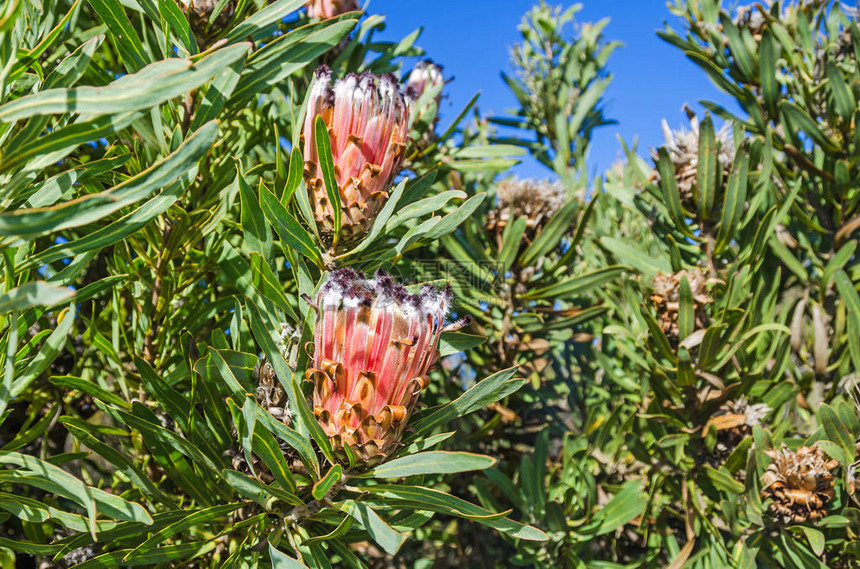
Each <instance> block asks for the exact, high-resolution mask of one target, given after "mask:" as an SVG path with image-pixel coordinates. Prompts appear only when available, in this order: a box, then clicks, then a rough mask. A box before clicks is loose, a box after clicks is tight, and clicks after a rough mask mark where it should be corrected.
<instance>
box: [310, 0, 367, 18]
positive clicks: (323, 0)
mask: <svg viewBox="0 0 860 569" xmlns="http://www.w3.org/2000/svg"><path fill="white" fill-rule="evenodd" d="M305 6H307V9H308V16H309V17H311V18H319V19H320V20H327V19H328V18H334V17H335V16H339V15H341V14H345V13H346V12H353V11H355V10H359V9H360V6H359V5H358V0H310V2H308V3H307V4H305Z"/></svg>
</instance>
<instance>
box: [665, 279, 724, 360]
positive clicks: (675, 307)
mask: <svg viewBox="0 0 860 569" xmlns="http://www.w3.org/2000/svg"><path fill="white" fill-rule="evenodd" d="M685 277H686V279H687V282H688V283H689V285H690V292H692V293H693V305H694V314H695V318H696V321H695V325H696V329H697V330H698V329H700V328H703V327H704V326H706V324H707V313H706V312H705V306H706V305H707V304H708V303H710V302H713V299H711V298H710V297H709V296H708V295H707V293H706V290H705V288H706V286H707V285H708V284H710V283H711V282H713V281H711V280H710V279H708V277H707V275H706V273H705V272H704V271H703V270H702V269H694V270H690V271H678V272H677V273H671V274H668V275H667V274H664V273H661V272H658V273H657V275H656V276H655V277H654V294H652V295H651V300H652V301H653V303H654V309H655V310H656V312H657V321H658V322H659V324H660V327H661V328H662V329H663V332H664V333H665V334H666V337H667V338H668V339H669V342H670V343H671V344H672V345H673V346H676V345H677V344H678V342H679V341H680V340H683V338H679V337H678V335H679V330H678V311H679V310H680V308H681V304H680V300H681V281H682V280H683V279H684V278H685Z"/></svg>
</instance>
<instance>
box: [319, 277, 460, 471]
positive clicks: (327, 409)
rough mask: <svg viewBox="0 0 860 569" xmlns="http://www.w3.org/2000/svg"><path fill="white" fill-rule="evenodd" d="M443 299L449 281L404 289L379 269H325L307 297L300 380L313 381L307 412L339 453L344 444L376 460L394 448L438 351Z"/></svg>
mask: <svg viewBox="0 0 860 569" xmlns="http://www.w3.org/2000/svg"><path fill="white" fill-rule="evenodd" d="M450 302H451V290H450V288H445V289H437V288H435V287H432V286H429V285H427V286H424V288H423V289H421V292H420V293H418V294H411V293H409V292H407V291H406V289H405V288H403V287H402V286H401V285H399V284H397V282H395V281H394V279H392V278H391V277H390V276H388V275H385V274H382V273H379V274H377V276H376V278H374V279H365V278H364V276H363V275H361V274H360V273H357V272H356V271H354V270H352V269H339V270H336V271H332V272H331V273H330V274H329V277H328V281H327V282H326V283H325V284H324V285H323V286H322V287H321V288H320V291H319V293H318V295H317V298H316V301H315V302H314V304H315V309H316V312H317V319H316V324H315V326H314V351H313V367H312V368H311V369H309V370H308V371H307V374H306V379H307V380H308V381H311V382H313V384H314V393H313V405H314V414H315V415H316V417H317V420H318V421H319V423H320V425H322V427H323V429H324V430H325V432H326V434H327V435H328V436H329V438H330V439H331V441H332V444H333V446H334V448H335V450H337V451H338V452H339V453H340V454H342V451H343V447H344V445H349V446H350V448H351V449H352V450H353V451H354V452H355V454H356V456H357V457H358V458H360V459H361V460H363V461H364V462H365V463H368V464H376V463H378V462H380V461H382V460H383V459H384V458H385V457H386V456H387V455H388V454H389V453H390V452H391V451H392V450H394V448H396V446H397V445H398V443H399V441H400V437H401V435H402V434H403V431H404V429H405V428H406V424H407V423H408V421H409V417H410V415H411V414H412V410H413V409H414V407H415V404H416V403H417V401H418V395H419V394H420V393H421V391H422V390H423V389H424V388H425V387H426V386H427V382H428V379H427V371H428V370H429V369H430V367H431V366H432V365H433V364H434V363H435V362H436V360H437V359H438V358H439V351H438V349H437V345H438V343H439V337H440V335H441V334H442V330H443V327H444V320H445V316H446V314H447V313H448V306H449V304H450Z"/></svg>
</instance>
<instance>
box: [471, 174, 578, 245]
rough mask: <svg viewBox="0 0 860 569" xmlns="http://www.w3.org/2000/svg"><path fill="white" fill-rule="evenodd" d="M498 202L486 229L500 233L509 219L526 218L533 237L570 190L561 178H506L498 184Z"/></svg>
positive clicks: (560, 204)
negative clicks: (554, 179) (553, 180)
mask: <svg viewBox="0 0 860 569" xmlns="http://www.w3.org/2000/svg"><path fill="white" fill-rule="evenodd" d="M496 198H497V200H498V203H497V204H496V207H495V208H493V209H492V210H491V211H490V213H489V214H488V216H487V217H488V221H487V229H488V230H491V231H496V232H499V233H501V232H502V231H504V228H505V226H506V225H507V224H508V223H513V222H514V221H516V220H517V218H520V217H524V218H525V219H526V228H527V230H528V231H527V234H528V235H527V237H530V238H532V237H534V236H535V235H536V234H537V232H538V231H540V229H541V228H542V227H543V226H544V225H546V222H547V221H549V220H550V218H551V217H552V216H553V215H554V214H555V213H556V212H557V211H558V210H559V209H561V207H562V206H563V205H564V203H565V201H566V200H567V192H566V191H565V188H564V185H562V183H561V182H550V181H549V180H532V179H529V180H520V179H519V178H516V177H513V178H507V179H505V180H502V181H501V182H499V185H498V186H497V187H496Z"/></svg>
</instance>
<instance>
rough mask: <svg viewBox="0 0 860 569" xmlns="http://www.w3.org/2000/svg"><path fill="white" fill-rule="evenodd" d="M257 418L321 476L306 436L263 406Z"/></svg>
mask: <svg viewBox="0 0 860 569" xmlns="http://www.w3.org/2000/svg"><path fill="white" fill-rule="evenodd" d="M257 418H258V419H259V421H260V423H262V425H263V426H265V428H266V429H268V430H269V431H270V432H271V433H272V434H274V435H275V436H276V437H278V438H279V439H281V440H282V441H284V442H285V443H287V444H288V445H290V447H292V448H293V449H295V450H296V452H297V453H299V457H300V458H301V459H302V462H304V463H305V466H306V467H307V469H308V471H309V472H313V473H314V474H315V475H316V476H317V477H318V476H319V471H320V466H319V461H318V460H317V456H316V453H315V452H314V450H313V448H312V447H311V442H310V441H309V440H308V439H307V438H306V437H304V436H302V435H301V434H299V433H298V432H297V431H294V430H293V429H291V428H289V427H288V426H286V425H285V424H283V423H281V422H280V421H278V420H277V419H275V418H274V417H272V415H271V414H270V413H269V412H267V411H266V410H265V409H263V408H262V407H260V408H258V409H257Z"/></svg>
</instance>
